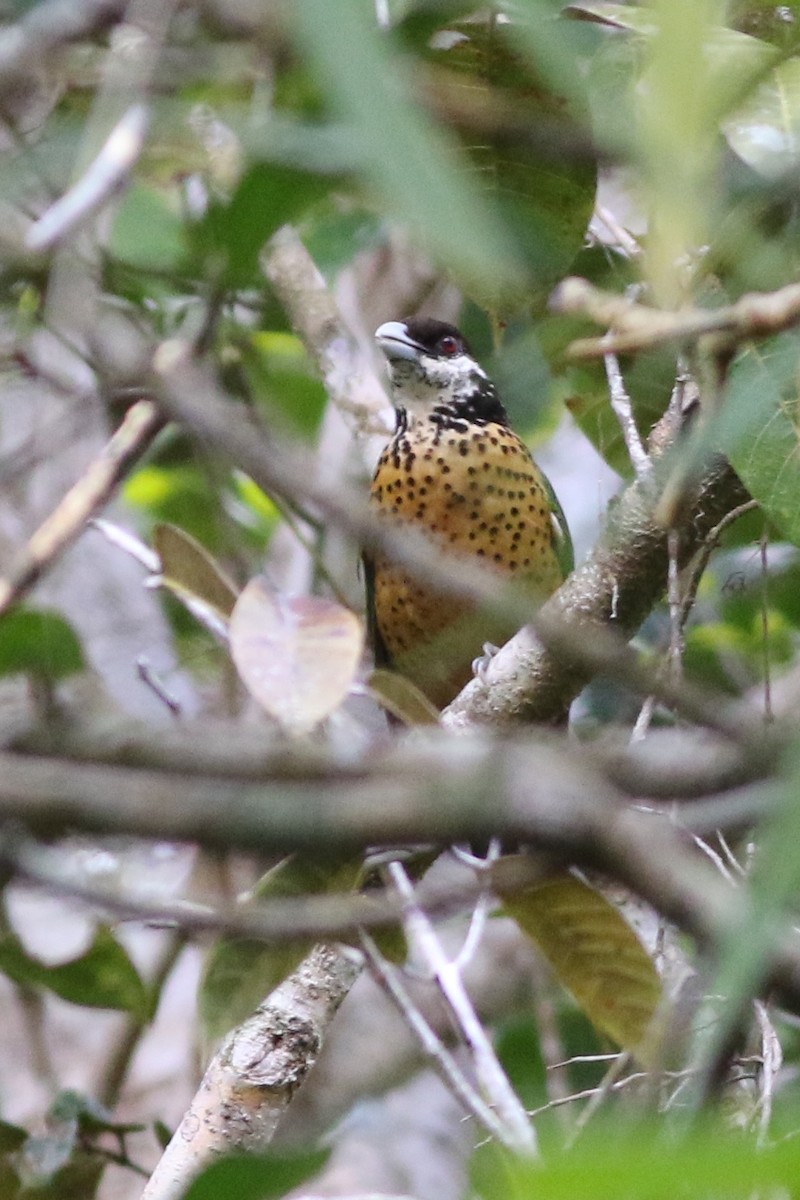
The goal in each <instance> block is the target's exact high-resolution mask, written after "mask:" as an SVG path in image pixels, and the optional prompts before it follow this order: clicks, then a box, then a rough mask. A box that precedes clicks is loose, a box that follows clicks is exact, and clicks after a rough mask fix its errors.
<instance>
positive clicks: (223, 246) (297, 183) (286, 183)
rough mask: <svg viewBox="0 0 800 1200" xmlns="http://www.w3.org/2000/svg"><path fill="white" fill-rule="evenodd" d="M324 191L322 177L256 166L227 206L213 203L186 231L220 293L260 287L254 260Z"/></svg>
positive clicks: (325, 180) (274, 166)
mask: <svg viewBox="0 0 800 1200" xmlns="http://www.w3.org/2000/svg"><path fill="white" fill-rule="evenodd" d="M330 186H331V180H330V178H328V177H326V176H324V175H319V176H318V175H312V174H309V173H308V172H304V171H299V170H294V169H293V168H291V167H284V166H281V165H278V164H274V163H256V164H255V165H254V166H252V167H251V168H250V169H249V170H248V171H247V173H246V174H245V176H244V178H243V179H242V180H241V182H240V183H239V185H238V187H237V188H236V191H235V192H234V194H233V196H232V197H231V199H230V200H229V201H227V202H225V201H220V200H213V201H212V202H211V204H210V205H209V208H208V212H207V213H206V214H205V216H204V217H203V218H202V219H201V220H200V221H198V222H196V223H195V224H194V225H192V226H191V227H190V230H189V233H190V239H191V242H192V245H193V247H194V250H195V253H196V254H197V255H198V257H199V258H200V259H201V261H202V262H203V263H204V264H205V266H206V269H207V271H208V273H209V274H210V276H211V278H212V279H214V280H215V281H217V282H218V283H219V284H220V285H221V286H223V287H227V288H241V287H247V286H250V285H254V284H260V283H262V282H263V280H262V276H261V272H260V270H259V265H258V258H259V254H260V253H261V249H262V247H263V246H264V243H265V242H266V241H267V240H268V238H270V237H271V236H272V234H273V233H274V232H275V230H276V229H278V228H279V227H280V226H281V225H284V224H285V223H286V222H287V221H298V220H299V219H300V218H301V217H302V215H303V213H304V212H305V211H306V209H307V208H308V207H309V206H310V205H311V204H313V203H315V202H316V201H317V200H319V199H321V197H322V196H324V195H325V194H326V193H327V192H328V191H329V189H330Z"/></svg>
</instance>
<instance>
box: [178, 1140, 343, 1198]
mask: <svg viewBox="0 0 800 1200" xmlns="http://www.w3.org/2000/svg"><path fill="white" fill-rule="evenodd" d="M327 1157H328V1155H327V1152H325V1151H318V1152H317V1153H315V1154H308V1153H305V1154H295V1155H279V1154H269V1155H263V1156H261V1155H259V1156H256V1155H253V1154H248V1155H246V1156H245V1155H232V1156H231V1157H230V1158H223V1159H222V1160H221V1161H220V1162H215V1163H212V1164H211V1166H210V1167H208V1168H207V1169H206V1170H205V1171H204V1172H203V1174H202V1175H200V1176H198V1178H197V1179H195V1181H194V1182H193V1183H192V1185H191V1186H190V1187H189V1189H188V1191H186V1192H184V1193H183V1200H223V1197H236V1200H273V1198H275V1200H277V1197H279V1196H284V1195H286V1193H287V1192H290V1191H293V1190H294V1189H295V1188H297V1187H299V1185H300V1184H301V1183H302V1182H303V1181H304V1180H306V1179H308V1178H310V1176H312V1175H316V1174H317V1173H318V1172H319V1171H320V1170H321V1169H322V1167H323V1166H324V1165H325V1160H326V1159H327Z"/></svg>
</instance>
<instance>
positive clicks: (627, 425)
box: [603, 353, 653, 479]
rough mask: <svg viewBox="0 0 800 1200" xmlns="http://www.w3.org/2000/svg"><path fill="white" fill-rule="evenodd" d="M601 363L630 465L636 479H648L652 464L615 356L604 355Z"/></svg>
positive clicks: (651, 471)
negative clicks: (603, 366) (603, 364)
mask: <svg viewBox="0 0 800 1200" xmlns="http://www.w3.org/2000/svg"><path fill="white" fill-rule="evenodd" d="M603 362H604V363H605V368H606V379H607V380H608V391H609V396H610V398H611V407H612V409H613V410H614V412H615V413H616V416H617V420H618V421H619V424H620V428H621V430H622V436H623V438H624V439H625V446H626V448H627V450H628V457H629V458H630V460H631V465H632V467H633V469H634V472H635V473H636V478H637V479H648V478H649V477H650V476H651V475H652V473H653V464H652V462H651V460H650V455H649V454H648V453H647V450H646V449H645V446H644V442H643V441H642V439H641V437H640V435H639V430H638V428H637V425H636V420H635V418H634V415H633V405H632V404H631V400H630V396H629V395H628V393H627V391H626V390H625V381H624V379H623V378H622V372H621V370H620V368H619V362H618V360H617V356H616V354H610V353H609V354H606V355H604V357H603Z"/></svg>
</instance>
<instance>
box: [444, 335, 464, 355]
mask: <svg viewBox="0 0 800 1200" xmlns="http://www.w3.org/2000/svg"><path fill="white" fill-rule="evenodd" d="M459 349H460V347H459V344H458V338H454V337H451V336H450V334H446V335H445V336H444V337H443V338H441V340H440V341H439V352H440V353H441V354H447V355H449V356H450V357H452V356H453V355H454V354H458V351H459Z"/></svg>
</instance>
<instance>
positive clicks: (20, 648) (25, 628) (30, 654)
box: [0, 608, 86, 680]
mask: <svg viewBox="0 0 800 1200" xmlns="http://www.w3.org/2000/svg"><path fill="white" fill-rule="evenodd" d="M85 665H86V664H85V660H84V657H83V650H82V648H81V644H80V641H79V640H78V635H77V634H76V633H75V631H74V629H73V628H72V626H71V625H70V624H69V622H68V621H65V620H64V618H63V617H62V616H60V615H59V614H58V613H56V612H51V611H50V610H49V609H38V608H15V609H14V610H13V611H12V612H9V613H6V614H5V615H4V616H2V617H0V675H18V674H29V675H37V676H39V677H41V678H44V679H50V680H57V679H64V678H65V677H66V676H68V675H75V674H77V672H79V671H82V670H83V669H84V667H85Z"/></svg>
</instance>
